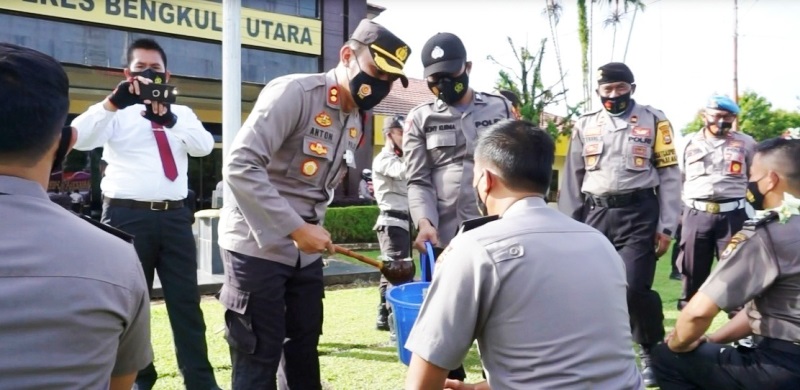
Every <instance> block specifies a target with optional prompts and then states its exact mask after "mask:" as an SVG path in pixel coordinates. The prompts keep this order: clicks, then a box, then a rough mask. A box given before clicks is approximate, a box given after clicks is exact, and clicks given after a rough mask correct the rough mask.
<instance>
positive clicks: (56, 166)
mask: <svg viewBox="0 0 800 390" xmlns="http://www.w3.org/2000/svg"><path fill="white" fill-rule="evenodd" d="M71 140H72V127H71V126H64V127H63V128H61V139H60V140H59V141H58V149H56V159H55V160H53V167H52V168H50V174H51V175H52V174H54V173H58V172H61V168H62V167H63V165H64V159H65V158H66V157H67V153H68V152H69V141H71Z"/></svg>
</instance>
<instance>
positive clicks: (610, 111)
mask: <svg viewBox="0 0 800 390" xmlns="http://www.w3.org/2000/svg"><path fill="white" fill-rule="evenodd" d="M597 84H598V87H597V94H598V95H599V96H600V101H601V102H602V108H601V109H600V110H598V111H595V112H591V113H588V114H584V115H583V116H581V117H580V118H579V119H578V122H577V124H576V125H575V129H574V130H573V133H572V140H571V142H570V146H569V154H568V157H567V160H566V165H565V167H564V171H565V172H566V174H565V177H564V181H563V183H562V184H563V185H562V189H561V193H560V196H559V200H558V206H559V209H561V210H562V211H563V212H564V213H566V214H567V215H571V216H572V217H573V218H575V219H577V220H579V221H583V222H585V223H587V224H589V225H591V226H593V227H595V228H597V229H598V230H600V231H601V232H602V233H603V234H605V235H606V237H608V239H609V240H611V243H612V244H613V245H614V247H615V248H617V251H618V252H619V254H620V255H621V256H622V259H623V260H624V261H625V266H626V270H627V277H628V309H629V311H630V315H631V328H632V331H633V340H634V341H635V342H637V343H639V344H640V345H641V353H642V356H641V358H642V359H641V361H642V374H643V376H644V379H645V383H646V384H647V385H650V384H653V383H654V380H653V377H652V373H651V371H650V369H649V351H650V348H652V346H653V345H654V344H655V343H657V342H659V341H661V340H662V339H663V338H664V325H663V319H664V315H663V313H662V310H661V298H660V297H659V295H658V293H657V292H655V291H653V290H652V288H651V287H652V285H653V278H654V276H655V270H656V260H658V258H659V257H661V255H662V254H664V252H666V250H667V249H668V246H669V243H670V237H671V236H672V235H673V234H674V233H675V228H676V227H677V224H678V215H679V213H680V208H681V200H680V193H681V174H680V168H679V167H678V162H677V159H676V157H677V156H676V153H675V147H674V142H673V138H672V126H671V125H670V123H669V121H668V120H667V118H666V117H665V116H664V113H663V112H661V111H660V110H657V109H655V108H653V107H650V106H646V105H642V104H637V103H636V102H634V101H633V99H631V95H632V94H633V93H634V92H635V90H636V85H635V84H634V79H633V73H632V72H631V70H630V69H629V68H628V66H626V65H625V64H622V63H618V62H612V63H609V64H606V65H603V66H601V67H600V68H599V69H598V80H597ZM654 240H655V250H654V249H653V247H654Z"/></svg>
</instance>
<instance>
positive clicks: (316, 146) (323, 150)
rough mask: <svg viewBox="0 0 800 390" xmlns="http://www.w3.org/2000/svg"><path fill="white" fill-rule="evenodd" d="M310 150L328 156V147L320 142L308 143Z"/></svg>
mask: <svg viewBox="0 0 800 390" xmlns="http://www.w3.org/2000/svg"><path fill="white" fill-rule="evenodd" d="M308 150H310V151H312V152H314V153H316V154H317V155H318V156H327V155H328V148H327V147H326V146H325V145H323V144H322V143H320V142H312V143H310V144H309V145H308Z"/></svg>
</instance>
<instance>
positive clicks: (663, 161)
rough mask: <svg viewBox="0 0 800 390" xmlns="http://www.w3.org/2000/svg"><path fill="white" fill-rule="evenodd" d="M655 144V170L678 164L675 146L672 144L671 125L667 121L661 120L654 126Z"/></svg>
mask: <svg viewBox="0 0 800 390" xmlns="http://www.w3.org/2000/svg"><path fill="white" fill-rule="evenodd" d="M656 127H657V129H658V130H657V133H658V134H656V142H655V145H654V146H653V152H654V153H655V166H656V168H664V167H669V166H672V165H677V164H678V155H677V153H675V145H674V144H673V143H672V125H670V123H669V121H667V120H663V121H660V122H658V124H657V125H656Z"/></svg>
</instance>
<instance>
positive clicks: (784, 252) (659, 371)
mask: <svg viewBox="0 0 800 390" xmlns="http://www.w3.org/2000/svg"><path fill="white" fill-rule="evenodd" d="M777 220H778V216H777V214H776V213H775V212H770V213H768V214H767V215H766V216H764V217H762V218H759V219H754V220H749V221H747V222H746V223H745V227H744V229H743V230H742V231H741V232H739V233H736V234H735V235H734V236H733V238H732V239H731V241H730V243H729V244H728V245H727V247H726V248H725V250H724V251H723V252H722V254H721V255H720V261H719V265H717V267H716V268H715V269H714V271H713V272H712V273H711V275H710V276H709V277H708V280H706V282H705V284H703V286H702V287H700V292H702V293H703V294H705V295H707V296H708V297H709V298H711V300H713V301H714V303H716V304H717V306H719V307H720V308H721V309H723V310H732V309H735V308H737V307H740V306H742V305H744V309H743V310H745V311H746V312H747V317H748V319H749V323H750V328H751V329H752V332H753V334H754V335H757V336H760V341H758V344H757V346H756V348H755V349H752V350H751V349H748V348H744V347H739V348H734V347H731V346H730V345H721V344H714V343H705V344H701V345H700V346H699V347H698V348H697V349H695V350H694V351H692V352H689V353H681V354H675V353H673V352H671V351H670V350H669V348H667V347H666V346H665V345H661V346H658V347H656V349H655V350H654V352H653V370H654V371H655V373H656V377H657V378H658V382H659V385H660V386H661V389H663V390H669V389H688V388H703V389H734V388H736V389H799V388H800V294H798V291H800V217H797V216H794V217H791V218H790V219H789V221H788V222H786V223H785V224H783V223H780V222H778V221H777ZM758 338H759V337H757V339H758ZM678 356H679V357H678Z"/></svg>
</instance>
